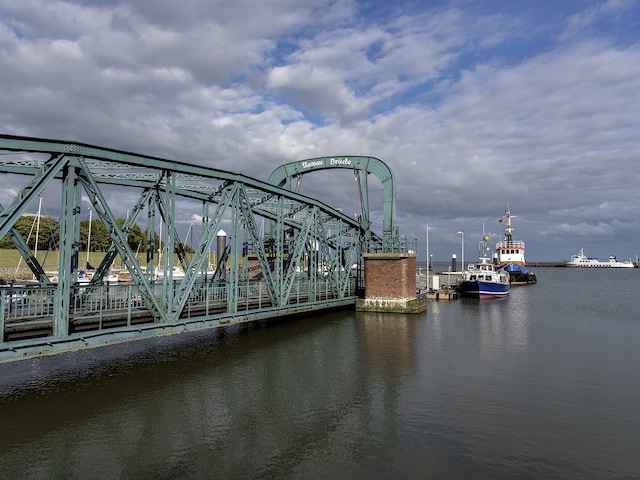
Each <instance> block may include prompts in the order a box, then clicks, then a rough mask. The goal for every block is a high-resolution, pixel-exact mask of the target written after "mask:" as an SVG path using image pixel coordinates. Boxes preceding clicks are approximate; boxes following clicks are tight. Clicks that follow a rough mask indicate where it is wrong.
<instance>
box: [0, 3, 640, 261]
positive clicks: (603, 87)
mask: <svg viewBox="0 0 640 480" xmlns="http://www.w3.org/2000/svg"><path fill="white" fill-rule="evenodd" d="M0 87H1V88H0V133H3V134H11V135H25V136H34V137H43V138H55V139H63V140H69V141H77V142H82V143H89V144H93V145H97V146H101V147H107V148H114V149H119V150H126V151H132V152H136V153H141V154H149V155H156V156H160V157H163V158H167V159H175V160H179V161H183V162H187V163H191V164H197V165H204V166H209V167H213V168H218V169H223V170H228V171H231V172H235V173H241V174H245V175H249V176H251V177H254V178H257V179H260V180H267V178H268V176H269V174H270V173H271V172H272V171H273V170H275V169H276V168H277V167H278V166H279V165H282V164H284V163H288V162H292V161H297V160H302V159H307V158H313V157H322V156H338V155H365V156H373V157H376V158H379V159H380V160H382V161H383V162H385V163H386V164H387V165H388V166H389V167H390V168H391V170H392V171H393V173H394V175H395V180H396V191H397V193H396V205H397V212H398V217H397V221H398V225H399V228H400V233H401V234H402V235H406V236H409V237H417V239H418V254H419V257H418V260H419V261H424V259H425V256H426V231H427V225H428V226H429V253H430V254H431V255H433V258H434V260H435V261H448V260H449V259H450V258H451V256H452V254H454V253H455V254H457V256H458V258H460V255H461V250H462V235H460V234H458V233H457V232H464V250H465V252H464V256H465V260H470V259H474V258H476V257H477V255H478V245H479V240H480V237H481V234H482V232H483V229H484V232H485V233H488V234H491V242H492V243H495V242H497V241H499V240H500V239H501V238H502V237H503V235H504V223H499V222H498V220H499V219H500V218H501V217H502V216H503V215H504V213H505V210H506V209H507V208H510V210H511V213H512V215H515V216H516V218H515V219H514V220H513V227H514V228H515V230H514V239H518V240H524V241H525V242H526V246H527V260H528V261H529V262H535V261H561V260H566V259H568V258H569V257H570V256H571V255H572V254H574V253H577V251H578V250H579V249H580V248H584V250H585V252H586V253H587V254H588V255H589V256H595V257H599V258H600V259H607V258H608V257H609V255H616V256H617V257H618V259H628V258H631V259H632V260H634V261H635V259H636V255H639V254H640V243H639V234H640V215H639V213H640V198H639V197H640V195H639V194H638V188H639V185H640V174H638V169H639V162H638V155H639V153H640V94H639V92H640V2H637V1H636V0H563V1H557V0H536V1H534V2H532V1H530V0H493V1H477V0H476V1H474V0H451V1H439V0H399V1H396V2H383V1H380V0H332V1H326V0H233V1H231V0H182V1H180V2H176V1H170V0H138V1H131V2H117V1H110V0H87V1H84V0H46V1H45V0H0ZM307 177H309V179H307ZM312 177H313V178H312ZM1 185H2V180H1V179H0V186H1ZM369 187H370V192H371V193H370V195H371V196H372V200H371V204H372V210H373V211H372V217H374V219H375V220H376V222H381V218H380V217H381V214H380V211H381V208H382V190H381V188H380V186H379V185H377V184H376V182H375V180H369ZM300 191H301V193H303V194H306V195H309V196H313V197H315V198H319V199H321V200H323V201H325V202H327V203H328V204H330V205H332V206H336V207H339V208H343V211H345V212H346V213H349V212H350V211H351V210H353V211H354V214H355V213H357V212H358V209H359V200H356V197H357V194H356V183H355V181H354V175H353V172H350V171H348V170H332V171H323V172H317V174H315V175H307V176H306V177H305V178H304V179H303V182H302V185H301V190H300ZM11 199H12V197H11V196H9V190H8V189H6V188H0V203H2V204H5V205H6V204H7V203H9V202H10V201H11ZM378 199H379V202H378ZM51 208H55V207H51ZM123 208H124V206H123ZM376 208H377V209H378V211H377V212H376V211H375V210H376ZM121 215H122V216H124V212H121ZM188 222H189V218H188V216H187V218H186V219H185V220H184V225H183V227H184V228H185V229H186V226H187V225H186V224H187V223H188ZM374 226H375V222H374ZM377 230H378V231H379V232H381V228H380V229H377Z"/></svg>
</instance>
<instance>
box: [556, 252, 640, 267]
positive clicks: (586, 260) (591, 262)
mask: <svg viewBox="0 0 640 480" xmlns="http://www.w3.org/2000/svg"><path fill="white" fill-rule="evenodd" d="M564 265H565V267H587V268H633V267H634V265H633V262H632V261H631V260H623V261H622V262H620V261H618V259H617V258H616V257H615V256H613V255H611V256H610V257H609V261H607V262H601V261H600V260H598V259H597V258H596V257H587V256H586V255H585V253H584V249H582V248H581V249H580V251H579V252H578V253H576V254H575V255H572V256H571V259H570V260H567V261H565V262H564Z"/></svg>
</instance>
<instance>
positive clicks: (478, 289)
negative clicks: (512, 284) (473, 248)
mask: <svg viewBox="0 0 640 480" xmlns="http://www.w3.org/2000/svg"><path fill="white" fill-rule="evenodd" d="M488 241H489V236H488V235H484V236H483V237H482V242H481V248H482V252H481V253H480V258H478V262H477V263H475V264H470V265H469V266H468V267H467V268H466V269H465V270H464V271H463V272H462V276H461V280H460V284H459V285H458V291H459V292H460V295H462V296H463V297H469V298H479V299H488V298H504V297H506V296H507V295H509V275H508V274H507V272H505V271H504V270H502V269H497V268H496V266H495V265H494V264H493V263H491V261H490V260H489V258H488V257H486V256H485V255H486V252H487V251H488V250H489V247H487V242H488Z"/></svg>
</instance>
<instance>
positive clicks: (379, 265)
mask: <svg viewBox="0 0 640 480" xmlns="http://www.w3.org/2000/svg"><path fill="white" fill-rule="evenodd" d="M417 256H418V255H417V254H415V253H365V254H363V255H362V257H363V258H364V279H365V287H364V290H365V291H364V299H358V300H357V301H356V310H357V311H362V312H389V313H421V312H424V311H425V310H426V309H427V302H426V299H425V298H418V297H417V296H416V258H417Z"/></svg>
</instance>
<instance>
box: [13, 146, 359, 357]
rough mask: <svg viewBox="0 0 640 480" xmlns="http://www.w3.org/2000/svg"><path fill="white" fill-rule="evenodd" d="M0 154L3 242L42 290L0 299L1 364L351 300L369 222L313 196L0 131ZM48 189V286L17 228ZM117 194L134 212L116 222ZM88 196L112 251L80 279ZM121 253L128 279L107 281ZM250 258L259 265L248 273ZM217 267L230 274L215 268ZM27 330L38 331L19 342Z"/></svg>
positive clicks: (140, 157)
mask: <svg viewBox="0 0 640 480" xmlns="http://www.w3.org/2000/svg"><path fill="white" fill-rule="evenodd" d="M0 155H2V161H1V162H0V173H5V174H7V176H11V181H12V184H13V185H14V186H16V188H17V191H18V192H19V193H18V194H17V195H16V197H15V198H14V199H13V200H12V201H11V202H10V204H9V205H8V206H7V207H6V208H5V209H0V236H1V235H6V234H9V235H10V236H11V238H13V239H14V243H15V244H16V247H17V248H18V250H19V251H20V252H21V254H22V255H23V257H25V259H26V260H27V259H28V262H27V263H28V264H29V266H30V268H31V269H32V271H33V270H34V269H35V271H37V272H38V277H39V279H40V287H39V288H23V289H20V288H18V289H16V290H12V291H11V292H7V294H6V295H2V296H0V331H2V332H4V336H3V337H2V338H0V362H3V361H11V360H15V359H18V358H30V357H32V356H38V355H48V354H51V353H58V352H63V351H72V350H74V349H78V348H89V347H92V346H97V345H104V344H110V343H117V342H121V341H129V340H135V339H138V338H146V337H148V336H157V335H165V334H172V333H177V332H179V331H192V330H196V329H200V328H211V327H214V326H217V325H224V324H228V323H238V322H242V321H249V320H251V319H257V318H270V317H274V316H280V315H289V314H298V313H302V312H311V311H314V310H321V309H326V308H333V307H343V306H345V305H354V304H355V296H354V285H355V282H354V277H353V276H352V275H351V269H350V266H351V262H352V261H354V259H359V258H360V255H361V253H362V252H363V251H364V248H365V238H366V235H367V229H366V228H365V227H364V226H363V223H362V220H361V219H352V218H350V217H348V216H346V215H344V214H343V213H342V212H339V211H337V210H334V209H333V208H331V207H330V206H328V205H326V204H324V203H323V202H320V201H318V200H316V199H313V198H310V197H306V196H304V195H300V194H299V193H296V192H292V191H290V190H288V189H286V188H282V187H280V186H277V185H273V184H271V183H269V182H263V181H260V180H256V179H254V178H250V177H247V176H243V175H239V174H234V173H230V172H224V171H221V170H216V169H210V168H205V167H201V166H195V165H189V164H187V163H183V162H177V161H174V160H166V159H162V158H157V157H149V156H144V155H137V154H134V153H128V152H123V151H118V150H112V149H104V148H100V147H95V146H91V145H86V144H78V143H72V142H64V141H59V140H48V139H37V138H27V137H15V136H8V135H0ZM4 178H7V177H4ZM20 179H25V182H24V184H22V183H21V182H20ZM14 180H15V183H14ZM20 185H23V186H22V188H20ZM116 188H119V189H126V191H127V195H120V194H118V193H115V194H114V192H113V189H116ZM43 194H46V195H48V197H49V198H51V197H52V196H54V195H58V196H59V198H60V204H59V210H60V231H61V237H60V248H59V250H58V252H57V254H58V259H57V260H58V272H57V273H58V279H57V282H54V283H47V282H48V279H47V278H46V274H45V273H44V270H43V269H42V267H41V266H39V264H38V263H37V260H36V259H35V258H34V255H33V252H31V251H30V249H29V248H28V247H27V245H26V242H24V239H22V238H21V237H20V236H19V235H16V231H15V228H14V225H15V222H16V221H17V219H18V218H20V216H21V215H22V214H23V213H25V212H26V211H27V209H28V208H30V206H31V205H32V203H33V202H34V200H35V199H36V198H38V197H39V196H41V195H43ZM114 198H115V199H116V200H115V202H114V201H113V200H111V202H112V203H111V204H110V202H109V199H114ZM124 198H130V199H133V200H132V201H131V205H127V207H128V208H127V210H128V211H129V212H131V213H129V214H128V216H127V218H126V219H125V221H124V224H123V225H122V226H119V225H118V222H117V220H116V216H115V215H114V209H115V207H116V206H117V207H118V208H120V209H122V208H123V205H122V202H123V199H124ZM84 199H88V200H89V202H90V203H91V208H92V211H95V212H96V214H97V215H98V218H99V220H100V221H101V222H102V223H103V224H104V226H105V228H106V230H107V232H108V233H109V238H110V240H111V246H110V248H109V249H108V251H107V252H105V253H104V257H103V259H102V261H101V262H100V264H99V267H98V269H97V270H96V273H95V275H94V277H93V279H92V281H91V282H90V283H89V284H82V285H81V284H80V283H79V279H78V277H77V272H78V253H79V245H80V231H79V230H80V229H79V225H80V218H81V214H82V212H81V203H82V201H84ZM185 204H188V205H189V208H194V209H200V210H201V211H202V215H203V220H202V235H201V239H200V240H199V243H198V244H197V245H195V246H194V247H195V248H194V251H195V253H194V254H193V256H192V257H191V259H188V258H187V256H186V254H185V253H184V249H183V248H182V242H181V241H180V238H179V235H178V229H177V219H178V218H180V217H181V216H182V217H183V216H184V213H182V211H181V209H182V208H185V207H184V205H185ZM158 216H159V217H160V222H158V218H157V217H158ZM145 217H146V220H145ZM139 221H142V222H144V223H145V224H146V229H147V237H146V257H145V258H144V259H143V260H142V261H141V262H139V261H138V259H137V258H136V255H135V253H134V252H133V250H132V248H131V247H130V246H129V244H128V243H127V236H128V234H129V232H130V231H131V229H132V228H133V227H134V226H135V225H136V224H138V222H139ZM158 223H161V225H162V230H163V233H162V235H163V236H164V237H163V238H164V239H165V241H163V248H162V250H161V254H162V261H161V265H160V267H161V268H162V269H164V271H165V272H166V273H167V275H164V276H163V279H162V280H160V279H155V278H154V276H153V270H154V269H155V268H156V267H157V266H158V265H157V263H158V261H159V259H158V258H156V256H155V249H156V247H155V245H156V244H157V243H158V236H160V235H161V234H160V233H159V232H156V228H157V224H158ZM261 224H263V225H264V224H271V225H273V226H274V228H275V229H274V231H273V232H274V234H273V236H272V237H270V238H265V237H263V235H262V232H261V231H260V229H259V228H258V225H261ZM223 226H224V228H225V230H227V231H228V232H229V235H228V239H227V241H228V244H227V248H226V250H225V252H217V253H218V266H219V269H218V271H217V272H216V274H215V275H210V274H208V272H207V266H208V264H209V252H210V251H211V247H212V245H213V242H214V241H215V240H216V235H217V232H218V231H219V230H220V229H221V228H222V227H223ZM118 254H119V255H120V257H121V259H122V261H123V263H124V265H125V267H126V269H127V271H128V272H129V273H130V274H131V277H132V283H131V284H130V285H124V286H123V285H117V286H111V285H104V282H103V280H104V277H105V275H106V273H107V272H108V271H109V269H110V268H111V266H112V265H113V262H114V261H115V258H116V256H117V255H118ZM174 255H175V256H177V258H178V262H179V264H180V266H182V268H183V269H184V272H185V275H184V278H182V279H177V278H176V279H171V272H172V271H173V268H172V267H173V258H174ZM250 260H251V261H252V262H253V261H256V262H257V267H256V266H252V267H251V268H249V261H250ZM38 267H39V268H38ZM225 267H226V268H227V269H228V275H227V276H223V275H222V274H221V272H222V271H223V270H224V268H225ZM305 267H306V269H305ZM256 272H258V273H259V275H257V276H255V277H254V276H252V275H253V274H254V273H256ZM34 273H35V272H34ZM223 278H224V280H223ZM23 329H27V330H28V331H29V332H30V334H32V335H33V336H34V338H31V339H22V337H21V336H20V335H21V332H22V331H23ZM136 332H137V333H136Z"/></svg>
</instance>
